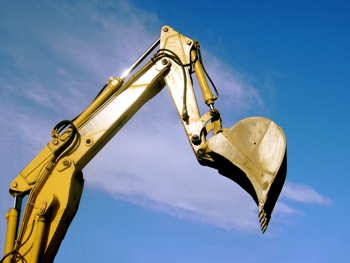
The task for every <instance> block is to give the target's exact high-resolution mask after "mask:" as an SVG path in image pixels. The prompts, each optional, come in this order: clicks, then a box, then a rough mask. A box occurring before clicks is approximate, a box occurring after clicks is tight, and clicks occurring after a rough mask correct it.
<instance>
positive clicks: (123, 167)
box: [0, 0, 350, 262]
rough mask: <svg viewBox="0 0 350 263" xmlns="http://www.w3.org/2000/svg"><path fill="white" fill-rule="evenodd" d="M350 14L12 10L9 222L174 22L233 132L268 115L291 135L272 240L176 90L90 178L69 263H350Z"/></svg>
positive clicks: (84, 6)
mask: <svg viewBox="0 0 350 263" xmlns="http://www.w3.org/2000/svg"><path fill="white" fill-rule="evenodd" d="M349 12H350V4H349V3H348V2H347V1H283V3H282V2H281V1H265V2H262V1H244V2H238V1H191V2H189V1H176V2H174V1H153V2H152V3H149V1H137V0H135V1H131V0H130V1H116V2H113V1H63V2H62V3H58V2H55V1H40V2H39V1H31V2H30V3H29V1H11V2H10V1H1V2H0V61H1V63H0V92H1V95H0V112H1V115H0V122H1V125H0V134H1V137H2V139H1V140H0V149H1V152H0V167H1V170H2V173H1V178H2V179H3V180H2V183H1V184H0V187H1V189H0V213H1V214H3V215H5V213H6V211H7V209H8V208H9V207H11V206H12V198H11V197H10V196H9V195H8V194H7V191H8V187H9V184H10V182H11V181H12V179H13V178H14V177H15V176H16V175H17V174H18V173H19V172H20V171H21V169H23V168H24V166H25V165H26V164H27V163H28V162H30V161H31V159H32V158H33V157H34V156H35V155H36V154H37V153H38V152H39V151H40V150H41V148H42V147H43V146H44V145H45V144H46V143H47V142H48V141H49V140H50V134H51V129H52V127H53V126H54V125H55V124H56V123H58V122H59V121H61V120H63V119H72V118H74V117H75V116H76V115H77V114H79V113H80V112H81V111H82V110H83V109H84V108H85V107H86V106H87V105H88V103H89V102H90V101H91V100H92V99H93V98H94V97H95V95H96V94H97V92H98V91H99V90H100V88H101V87H102V85H103V84H104V83H105V82H106V81H107V79H108V78H109V77H110V76H115V77H117V76H120V75H121V74H122V73H123V71H124V70H125V69H127V68H128V67H129V66H130V65H132V63H133V62H134V61H135V60H136V59H137V58H138V57H139V56H140V55H141V54H142V53H143V52H144V51H145V50H146V49H147V48H148V47H149V46H150V45H151V44H152V43H153V42H154V41H155V40H156V39H157V38H158V37H159V32H160V28H161V27H162V26H163V25H170V26H171V27H173V28H174V29H175V30H177V31H179V32H181V33H182V34H184V35H186V36H188V37H190V38H192V39H198V40H199V41H200V43H201V48H202V53H203V54H202V55H203V60H204V63H205V66H206V68H207V71H208V72H209V74H210V75H211V77H212V79H213V80H214V82H215V84H216V86H217V88H218V89H219V92H220V98H219V100H218V102H217V103H216V106H217V107H218V108H219V110H220V111H221V113H222V117H223V125H224V126H225V127H231V126H232V125H233V124H234V123H235V122H237V121H238V120H240V119H242V118H244V117H247V116H254V115H262V116H266V117H268V118H271V119H272V120H274V121H275V122H276V123H278V124H279V125H280V126H281V127H282V128H283V130H284V132H285V134H286V137H287V144H288V174H287V180H286V184H285V187H284V189H283V191H282V194H281V196H280V199H279V201H278V204H277V205H276V208H275V210H274V213H273V215H272V219H271V222H270V225H269V228H268V230H267V232H266V233H265V234H264V235H262V234H261V232H260V229H259V223H258V218H257V208H256V206H255V203H254V202H253V200H252V199H251V198H250V196H249V195H248V194H247V193H245V192H244V191H243V190H242V189H240V188H239V186H237V185H236V184H235V183H234V182H231V181H229V180H227V179H225V178H223V177H222V176H220V175H219V174H218V173H217V171H215V170H212V169H210V168H206V167H201V166H200V165H199V164H198V163H197V161H196V159H195V157H194V156H193V153H192V150H191V149H190V146H189V145H188V142H187V139H186V136H185V133H184V132H183V128H182V127H181V124H180V122H179V120H178V117H177V113H176V112H175V108H174V106H173V104H172V101H171V98H170V96H169V94H168V92H167V90H166V89H164V91H162V92H161V93H160V94H159V95H158V96H157V97H156V98H154V99H153V100H152V101H150V102H149V103H148V104H147V105H145V107H144V108H142V109H141V110H140V112H139V113H138V114H136V116H135V117H134V118H133V119H132V120H131V121H130V122H129V123H128V124H127V125H126V126H125V127H124V128H123V129H122V130H121V131H120V132H119V133H118V134H117V135H116V137H115V138H113V140H112V141H111V142H110V143H109V144H108V145H107V146H106V147H105V149H103V150H102V152H101V153H100V154H99V155H98V156H97V157H96V158H95V159H94V160H93V161H92V162H91V163H90V164H89V165H88V166H87V167H86V169H85V170H84V176H85V180H86V184H85V189H84V193H83V197H82V201H81V204H80V207H79V211H78V214H77V215H76V217H75V219H74V221H73V223H72V225H71V227H70V229H69V231H68V233H67V235H66V238H65V239H64V241H63V243H62V246H61V249H60V251H59V253H58V255H57V257H56V260H55V262H96V261H97V260H99V261H109V262H348V258H350V242H349V241H350V240H349V236H350V227H349V222H350V212H349V211H350V209H349V208H350V205H349V203H348V196H349V193H348V185H349V184H350V179H349V178H350V177H349V172H348V161H349V157H350V156H349V146H350V143H349V142H350V140H349V138H348V134H349V128H350V127H349V121H350V118H349V112H350V106H349V104H350V91H349V83H350V74H349V72H350V62H349V61H350V51H349V46H350V30H349V24H350V17H349V15H348V14H349ZM154 120H156V122H155V121H154ZM0 222H1V223H0V241H1V244H0V252H1V254H2V253H3V243H4V237H5V226H6V223H5V219H4V217H3V219H2V221H0Z"/></svg>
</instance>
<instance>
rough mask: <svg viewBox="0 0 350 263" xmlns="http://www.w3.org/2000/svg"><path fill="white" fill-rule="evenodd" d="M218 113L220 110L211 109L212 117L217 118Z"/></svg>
mask: <svg viewBox="0 0 350 263" xmlns="http://www.w3.org/2000/svg"><path fill="white" fill-rule="evenodd" d="M218 113H219V111H218V109H215V108H212V109H210V115H211V116H215V115H216V114H218Z"/></svg>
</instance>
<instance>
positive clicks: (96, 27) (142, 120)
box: [0, 1, 324, 231]
mask: <svg viewBox="0 0 350 263" xmlns="http://www.w3.org/2000/svg"><path fill="white" fill-rule="evenodd" d="M109 4H110V5H112V6H110V7H112V9H113V10H112V11H113V12H102V11H97V10H98V9H97V8H95V6H92V5H91V4H86V5H85V6H84V8H79V9H78V8H74V6H70V5H69V4H66V5H68V6H66V8H52V12H48V14H50V19H48V20H47V21H48V22H47V23H48V25H46V24H44V23H43V22H41V24H39V26H38V27H33V28H31V31H30V32H32V34H33V35H32V36H31V40H32V41H33V43H39V44H40V45H41V46H43V47H44V48H43V51H41V49H35V48H36V47H35V45H33V46H30V47H25V46H23V49H28V48H32V49H29V50H27V51H26V52H23V50H22V51H19V52H18V53H16V54H20V58H21V60H20V61H22V62H23V63H21V64H23V65H24V64H25V65H26V67H24V68H23V67H21V69H22V70H26V71H24V72H25V73H26V75H27V78H28V77H29V78H30V76H31V74H32V73H35V74H36V75H33V78H32V79H31V80H30V81H29V82H24V81H23V80H22V79H21V78H19V79H15V78H13V79H5V80H2V83H4V84H5V85H9V83H15V84H14V85H10V87H13V86H16V87H17V88H18V89H13V88H11V89H8V92H13V93H16V95H17V96H19V97H20V99H21V102H18V101H15V100H13V101H8V102H7V103H6V107H7V108H6V109H8V108H12V109H13V111H12V112H7V113H6V118H4V119H0V120H1V123H6V126H4V130H6V129H9V130H10V129H11V128H13V129H15V131H16V132H12V133H11V132H9V131H7V132H6V136H8V139H9V140H13V141H14V140H15V139H14V138H16V139H17V138H20V141H29V142H30V143H31V144H34V142H35V143H38V145H39V144H40V145H43V144H44V143H46V139H45V141H44V142H43V141H42V140H43V138H48V137H49V134H50V132H51V128H52V127H51V126H50V125H48V118H49V117H48V116H47V115H45V111H52V110H53V111H55V112H54V113H53V114H51V115H50V116H52V115H55V116H56V115H57V116H60V117H61V116H63V115H67V114H72V113H73V112H75V114H78V113H79V110H78V109H81V108H83V107H84V105H85V106H86V103H87V102H88V101H89V99H88V98H89V97H91V98H93V96H94V95H95V94H96V93H97V92H98V89H99V86H97V87H96V86H95V84H96V83H100V84H104V82H105V81H106V80H107V79H108V77H109V76H110V75H113V74H118V73H122V72H123V70H124V69H126V68H128V67H129V66H130V65H131V64H132V63H133V62H134V61H135V60H136V59H137V58H138V56H139V55H141V54H142V53H143V51H144V50H145V49H146V48H148V47H149V46H150V44H152V42H153V41H154V40H155V39H156V38H157V37H158V35H157V34H156V33H155V32H156V31H157V30H158V29H157V30H155V29H154V28H155V26H157V27H158V26H159V21H158V20H157V18H156V16H155V15H154V14H149V13H146V12H143V11H141V10H136V9H135V8H134V7H132V6H130V5H129V4H128V2H127V1H119V2H115V3H113V4H112V3H109ZM38 5H39V4H38ZM51 5H55V4H54V3H51ZM55 7H57V6H55ZM102 7H104V8H105V7H106V6H102ZM42 8H44V9H45V8H47V6H43V7H42ZM102 9H103V8H102ZM54 10H56V11H54ZM57 10H58V11H57ZM55 12H59V14H60V15H62V16H58V14H57V13H55ZM44 13H45V12H44ZM25 20H26V19H24V18H23V21H25ZM43 21H45V19H43ZM58 25H60V27H58ZM72 25H74V27H72ZM34 28H36V29H37V31H35V32H34V31H33V30H35V29H34ZM184 33H186V32H184ZM17 49H18V47H16V50H17ZM44 50H45V52H46V53H45V55H46V56H47V57H44V55H43V56H40V60H39V59H38V61H37V62H38V63H36V62H35V61H33V63H36V64H34V65H35V67H34V66H33V67H31V66H28V63H29V61H30V59H28V57H30V54H31V53H33V54H37V53H38V52H43V53H44ZM23 53H25V54H23ZM18 56H19V55H18ZM203 59H204V62H205V65H206V67H207V71H208V72H209V74H210V75H211V77H212V79H213V80H214V81H215V83H216V85H217V87H218V88H219V92H220V95H221V96H220V98H219V100H220V101H222V103H218V104H220V105H222V108H223V109H224V110H223V111H222V116H223V118H224V121H225V118H226V117H228V118H230V117H231V116H228V115H230V114H231V112H240V111H247V110H249V109H250V108H251V107H256V106H257V107H263V100H262V99H261V97H260V96H259V92H258V90H257V89H255V88H254V87H253V86H252V85H251V84H250V83H249V82H247V81H245V80H244V78H243V77H242V75H240V74H238V73H236V71H235V70H234V69H232V68H230V67H229V66H228V65H226V64H225V63H223V62H222V61H220V60H219V59H217V58H215V57H214V56H213V55H211V54H210V53H209V52H205V53H204V57H203ZM17 60H18V58H17ZM43 60H44V61H45V62H47V61H51V60H52V62H51V63H44V64H43V63H39V62H42V61H43ZM31 70H32V71H31ZM50 70H52V72H51V73H50V74H49V75H48V76H47V75H46V74H47V72H48V71H50ZM41 71H42V73H38V72H41ZM19 75H20V74H19ZM34 76H35V77H34ZM28 84H29V85H28ZM93 84H94V85H93ZM101 86H102V85H101ZM22 91H25V92H23V94H25V95H26V96H22V95H23V94H22ZM166 92H167V91H163V92H162V93H161V94H160V95H158V96H157V97H156V98H155V99H153V101H152V102H150V103H149V104H147V105H146V106H145V107H144V108H143V109H142V110H141V112H140V113H139V114H137V115H136V116H135V117H134V118H133V119H132V120H131V121H130V123H128V124H127V125H126V127H125V128H124V129H122V130H121V131H120V132H119V134H117V136H116V138H114V139H113V140H112V142H111V143H110V144H108V145H107V146H106V147H105V149H103V151H102V152H101V153H100V154H99V155H98V156H96V158H95V160H93V161H92V163H91V164H89V165H88V167H87V168H86V170H85V171H84V174H85V177H86V182H87V186H89V187H97V188H100V189H103V190H105V191H107V192H109V193H110V194H111V195H112V196H114V197H115V198H120V199H124V200H128V201H130V202H134V203H137V204H140V205H143V206H145V207H148V208H150V209H154V210H157V211H162V212H165V213H168V214H171V215H173V216H176V217H179V218H185V219H191V220H196V221H200V222H203V223H209V224H213V225H216V226H219V227H222V228H226V229H239V230H243V231H249V230H252V229H257V228H259V224H258V217H257V207H256V205H255V203H254V201H253V200H252V199H251V198H250V196H249V195H248V194H247V193H245V192H244V191H243V190H242V189H241V188H240V187H239V186H237V185H236V184H235V183H234V182H232V181H230V180H228V179H226V178H224V177H222V176H221V175H219V174H218V173H217V171H215V170H213V169H211V168H207V167H201V166H200V165H199V164H198V163H197V161H196V159H195V156H194V155H193V153H192V151H191V149H190V146H189V144H188V142H187V139H186V136H185V133H184V131H183V128H182V127H181V124H180V121H179V120H178V116H177V113H176V112H175V107H174V106H173V105H172V104H173V103H172V101H171V99H170V96H169V95H167V94H166ZM21 96H22V97H21ZM28 101H29V102H28ZM28 103H35V105H36V106H38V105H39V104H40V105H39V106H41V107H42V109H43V111H42V113H40V116H39V115H35V114H38V111H36V113H31V112H30V111H27V110H26V109H27V105H26V104H28ZM6 109H5V108H1V110H2V111H4V112H6ZM220 110H221V109H220ZM23 112H25V114H24V113H23ZM33 112H34V111H33ZM72 117H74V115H73V116H70V117H65V118H72ZM57 118H58V117H57ZM8 119H11V122H8V121H6V120H8ZM58 120H59V119H58ZM51 121H52V120H51V119H50V122H51ZM232 124H233V123H231V124H230V125H232ZM14 127H16V128H14ZM46 135H47V136H46ZM45 136H46V137H45ZM36 148H37V149H38V150H40V147H36ZM13 149H15V148H13ZM21 150H22V149H21V148H20V147H18V151H21ZM13 151H15V150H13ZM2 154H5V153H2ZM15 154H16V153H13V154H12V155H13V156H14V155H15ZM12 155H11V156H12ZM6 158H8V159H9V158H10V157H9V156H7V157H6ZM6 188H7V185H6ZM297 188H298V189H300V186H297ZM293 189H294V188H293V187H291V184H287V187H286V189H285V190H284V192H285V193H284V196H285V197H287V198H290V199H293V200H296V201H300V200H299V199H298V198H297V197H295V195H294V192H293ZM310 189H311V188H307V187H306V188H305V187H304V188H303V189H302V191H301V192H302V193H304V196H306V194H307V193H308V194H309V197H308V198H309V199H308V200H310V196H311V199H312V198H314V199H312V200H323V201H324V199H322V197H320V196H318V197H319V199H317V198H316V196H317V193H316V192H315V191H314V192H312V191H311V190H310ZM2 192H4V191H2ZM315 193H316V194H315ZM301 200H304V199H303V198H301ZM314 202H315V201H314ZM318 202H322V201H318ZM278 211H279V212H280V213H282V214H290V213H293V210H292V208H289V207H287V206H285V205H282V204H281V205H279V209H278Z"/></svg>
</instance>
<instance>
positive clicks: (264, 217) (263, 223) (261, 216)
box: [259, 208, 270, 233]
mask: <svg viewBox="0 0 350 263" xmlns="http://www.w3.org/2000/svg"><path fill="white" fill-rule="evenodd" d="M259 210H260V209H259ZM259 221H260V227H261V231H262V232H263V233H265V231H266V229H267V226H268V224H269V221H270V218H269V217H268V216H267V214H266V213H265V210H264V208H261V210H260V212H259Z"/></svg>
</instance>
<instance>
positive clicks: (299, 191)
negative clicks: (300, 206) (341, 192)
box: [281, 182, 332, 205]
mask: <svg viewBox="0 0 350 263" xmlns="http://www.w3.org/2000/svg"><path fill="white" fill-rule="evenodd" d="M281 196H282V197H284V198H286V199H290V200H293V201H296V202H302V203H314V204H321V205H330V204H332V201H331V199H329V198H328V197H324V196H322V195H320V194H319V193H317V191H316V190H315V189H313V188H312V187H310V186H307V185H301V184H294V183H291V182H286V183H285V185H284V188H283V191H282V194H281Z"/></svg>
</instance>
